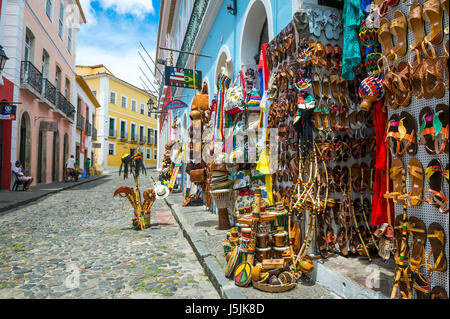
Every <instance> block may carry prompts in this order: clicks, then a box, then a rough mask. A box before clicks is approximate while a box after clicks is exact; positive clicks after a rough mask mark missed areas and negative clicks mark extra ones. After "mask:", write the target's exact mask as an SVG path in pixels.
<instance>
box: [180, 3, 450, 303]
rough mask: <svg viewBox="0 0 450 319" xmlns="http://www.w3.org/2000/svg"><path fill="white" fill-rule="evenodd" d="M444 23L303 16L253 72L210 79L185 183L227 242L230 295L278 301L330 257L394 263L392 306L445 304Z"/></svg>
mask: <svg viewBox="0 0 450 319" xmlns="http://www.w3.org/2000/svg"><path fill="white" fill-rule="evenodd" d="M448 12H449V4H448V0H384V1H383V0H380V1H378V0H375V1H373V2H372V1H370V0H346V1H344V6H343V9H342V10H338V9H335V8H327V7H324V6H308V5H305V6H304V7H303V8H302V9H301V10H299V11H298V12H296V13H295V14H294V15H293V20H292V21H291V22H290V23H289V24H288V25H287V26H286V28H284V29H283V30H282V31H281V32H280V33H279V34H278V35H276V36H275V37H274V38H273V39H272V40H271V41H270V42H269V43H266V44H263V45H262V48H261V52H260V59H259V65H255V66H243V67H242V69H241V71H240V74H238V75H237V76H235V77H234V78H229V77H228V76H227V75H226V74H224V73H220V74H219V75H218V76H217V79H216V85H215V88H210V91H214V93H215V98H214V100H213V103H209V102H208V99H205V98H204V94H207V92H206V91H205V90H204V89H203V90H202V91H199V92H197V93H196V95H195V97H194V99H193V102H192V111H191V113H190V116H191V119H192V122H193V125H192V126H191V128H190V131H189V134H190V138H191V143H190V147H189V151H190V152H191V156H190V158H191V159H193V158H194V157H195V154H196V153H200V154H203V157H202V159H201V161H197V162H194V161H191V162H190V163H188V164H187V166H186V173H187V174H189V175H190V180H191V181H192V182H193V183H196V184H197V185H198V187H199V188H201V189H202V191H203V194H204V196H205V197H204V200H205V204H206V205H207V206H208V207H209V208H211V207H213V208H214V207H215V208H216V210H217V216H218V225H219V229H222V230H227V233H226V238H225V236H224V241H223V248H224V256H226V262H227V264H226V267H225V269H224V272H225V275H226V276H227V277H228V278H229V279H230V280H233V281H234V283H235V284H236V285H237V286H241V287H246V286H253V288H255V289H259V290H263V291H267V292H273V293H276V292H282V291H287V290H290V289H293V288H295V286H296V285H297V283H298V282H299V281H300V280H301V278H304V277H307V276H311V274H312V273H313V272H314V270H315V269H314V268H315V266H314V261H315V260H317V259H328V258H334V257H335V256H337V255H340V256H343V257H345V258H350V257H353V258H358V259H363V260H366V261H367V264H370V263H371V262H372V261H373V260H374V259H382V260H384V261H386V260H393V261H395V263H392V264H395V269H394V273H395V275H394V279H393V281H392V282H393V286H392V292H391V298H403V299H416V298H417V299H441V298H448V268H447V263H448V259H447V258H448V253H449V251H448V247H449V243H448V238H449V234H448V229H449V227H448V222H449V221H448V212H449V205H448V196H449V184H448V183H449V164H448V163H449V146H448V142H449V106H448V98H449V93H448V65H447V62H448V52H449V35H448V33H449V21H448ZM196 134H198V136H197V137H195V135H196ZM205 155H206V156H211V157H212V158H214V160H213V161H206V160H204V159H205ZM190 200H192V198H187V199H186V202H185V205H189V201H190ZM355 256H356V257H355Z"/></svg>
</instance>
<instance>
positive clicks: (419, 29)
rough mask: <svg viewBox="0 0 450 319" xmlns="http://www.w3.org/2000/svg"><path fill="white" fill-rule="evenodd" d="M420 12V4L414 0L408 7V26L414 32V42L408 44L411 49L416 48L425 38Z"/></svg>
mask: <svg viewBox="0 0 450 319" xmlns="http://www.w3.org/2000/svg"><path fill="white" fill-rule="evenodd" d="M422 12H423V10H422V6H421V5H420V3H419V2H417V1H414V2H413V3H412V4H411V6H410V7H409V12H408V27H409V29H410V30H411V31H412V33H413V34H414V43H412V44H411V45H410V49H411V50H414V49H417V48H418V47H419V45H420V44H421V43H422V41H423V39H424V38H425V28H424V25H423V15H422Z"/></svg>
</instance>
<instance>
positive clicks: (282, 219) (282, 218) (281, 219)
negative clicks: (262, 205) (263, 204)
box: [275, 211, 288, 230]
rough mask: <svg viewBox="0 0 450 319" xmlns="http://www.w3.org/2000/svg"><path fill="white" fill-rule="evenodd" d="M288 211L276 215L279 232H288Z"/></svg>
mask: <svg viewBox="0 0 450 319" xmlns="http://www.w3.org/2000/svg"><path fill="white" fill-rule="evenodd" d="M287 217H288V215H287V211H283V212H279V213H276V219H275V226H276V228H277V230H286V225H287Z"/></svg>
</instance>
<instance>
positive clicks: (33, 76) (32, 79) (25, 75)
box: [21, 61, 42, 93]
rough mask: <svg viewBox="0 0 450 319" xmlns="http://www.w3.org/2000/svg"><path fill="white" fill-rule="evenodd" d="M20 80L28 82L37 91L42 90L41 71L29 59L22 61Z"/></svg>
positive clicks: (24, 82)
mask: <svg viewBox="0 0 450 319" xmlns="http://www.w3.org/2000/svg"><path fill="white" fill-rule="evenodd" d="M21 82H22V83H23V84H28V85H29V86H31V87H32V88H33V89H34V90H36V91H37V92H38V93H41V91H42V73H41V72H39V70H38V69H36V67H35V66H34V65H33V64H32V63H31V62H29V61H22V72H21Z"/></svg>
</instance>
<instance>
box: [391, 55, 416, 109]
mask: <svg viewBox="0 0 450 319" xmlns="http://www.w3.org/2000/svg"><path fill="white" fill-rule="evenodd" d="M409 70H410V69H409V64H408V63H407V62H400V63H399V64H398V65H397V68H396V71H395V73H393V76H394V78H393V79H392V91H393V92H394V93H395V101H396V104H398V105H400V106H403V107H406V106H408V105H409V103H411V96H412V92H411V86H410V81H409Z"/></svg>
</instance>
